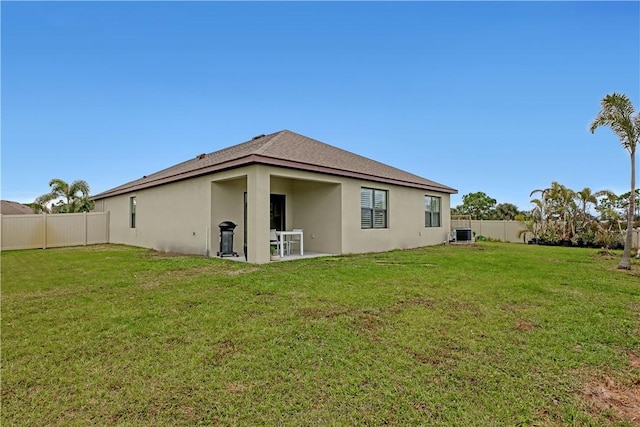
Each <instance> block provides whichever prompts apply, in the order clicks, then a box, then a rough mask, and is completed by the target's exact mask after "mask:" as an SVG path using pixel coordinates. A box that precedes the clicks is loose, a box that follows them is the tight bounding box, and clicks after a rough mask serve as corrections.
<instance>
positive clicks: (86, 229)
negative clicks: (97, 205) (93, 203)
mask: <svg viewBox="0 0 640 427" xmlns="http://www.w3.org/2000/svg"><path fill="white" fill-rule="evenodd" d="M83 216H84V245H85V246H87V239H88V238H89V230H88V228H89V224H88V221H87V213H86V212H84V215H83Z"/></svg>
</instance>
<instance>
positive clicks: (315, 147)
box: [93, 130, 458, 200]
mask: <svg viewBox="0 0 640 427" xmlns="http://www.w3.org/2000/svg"><path fill="white" fill-rule="evenodd" d="M250 164H265V165H272V166H282V167H286V168H293V169H299V170H305V171H312V172H319V173H326V174H331V175H338V176H344V177H351V178H359V179H364V180H369V181H376V182H384V183H389V184H396V185H402V186H405V187H413V188H420V189H424V190H432V191H438V192H443V193H449V194H454V193H457V192H458V191H457V190H455V189H453V188H451V187H447V186H446V185H442V184H439V183H437V182H434V181H430V180H428V179H425V178H422V177H419V176H417V175H414V174H411V173H409V172H405V171H402V170H400V169H397V168H394V167H391V166H388V165H385V164H383V163H380V162H377V161H375V160H371V159H368V158H366V157H362V156H359V155H357V154H354V153H351V152H349V151H346V150H342V149H340V148H337V147H334V146H331V145H329V144H325V143H323V142H320V141H316V140H315V139H311V138H308V137H306V136H303V135H300V134H297V133H295V132H291V131H288V130H282V131H280V132H276V133H272V134H270V135H260V136H257V137H255V138H253V139H251V140H250V141H247V142H244V143H242V144H238V145H234V146H232V147H229V148H225V149H223V150H220V151H215V152H213V153H210V154H201V155H199V156H197V157H196V158H194V159H191V160H187V161H186V162H183V163H180V164H177V165H175V166H172V167H170V168H167V169H164V170H161V171H159V172H156V173H154V174H152V175H149V176H144V177H142V178H140V179H137V180H135V181H131V182H129V183H127V184H124V185H121V186H119V187H115V188H112V189H111V190H108V191H105V192H102V193H100V194H97V195H95V196H93V199H94V200H97V199H104V198H106V197H111V196H116V195H118V194H123V193H129V192H132V191H137V190H142V189H145V188H150V187H155V186H158V185H162V184H168V183H170V182H174V181H180V180H184V179H188V178H193V177H196V176H201V175H207V174H210V173H213V172H219V171H222V170H227V169H232V168H237V167H240V166H246V165H250Z"/></svg>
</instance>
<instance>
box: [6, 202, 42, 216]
mask: <svg viewBox="0 0 640 427" xmlns="http://www.w3.org/2000/svg"><path fill="white" fill-rule="evenodd" d="M0 213H2V215H29V214H33V213H34V212H33V209H31V208H30V207H29V206H26V205H23V204H22V203H18V202H12V201H10V200H0Z"/></svg>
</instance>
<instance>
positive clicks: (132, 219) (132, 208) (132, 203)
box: [129, 196, 136, 228]
mask: <svg viewBox="0 0 640 427" xmlns="http://www.w3.org/2000/svg"><path fill="white" fill-rule="evenodd" d="M129 216H130V219H129V227H131V228H136V198H135V196H134V197H129Z"/></svg>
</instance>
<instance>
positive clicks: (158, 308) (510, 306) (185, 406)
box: [0, 242, 640, 426]
mask: <svg viewBox="0 0 640 427" xmlns="http://www.w3.org/2000/svg"><path fill="white" fill-rule="evenodd" d="M618 260H619V257H618V254H616V255H615V256H613V257H612V256H606V255H601V254H599V253H598V252H597V251H596V250H589V249H575V248H560V247H538V246H526V245H515V244H502V243H493V242H486V243H479V244H476V245H473V246H439V247H429V248H423V249H418V250H407V251H392V252H387V253H381V254H367V255H354V256H342V257H328V258H316V259H309V260H300V261H295V262H286V263H272V264H269V265H262V266H255V265H249V264H244V263H237V262H231V261H229V260H219V259H204V258H201V257H189V256H171V255H166V254H159V253H155V252H152V251H149V250H145V249H139V248H131V247H125V246H116V245H104V246H91V247H83V248H69V249H51V250H44V251H42V250H34V251H15V252H3V253H2V259H1V261H2V322H1V324H2V371H1V373H2V413H1V420H0V421H1V423H2V425H54V426H55V425H65V426H67V425H71V426H73V425H78V426H80V425H109V424H114V425H123V426H127V425H131V426H133V425H136V426H137V425H384V424H388V425H396V426H400V425H469V426H476V425H477V426H487V425H632V424H633V423H634V422H635V421H636V420H637V421H640V418H639V419H634V416H633V411H631V412H629V413H630V414H631V415H629V413H625V412H624V411H622V412H621V411H620V410H617V409H620V408H617V409H616V407H615V405H609V404H608V403H607V402H606V401H605V400H606V399H600V400H598V399H595V400H594V399H593V398H594V396H595V397H598V396H597V392H596V391H594V390H596V389H597V387H604V385H607V386H608V387H609V389H607V390H608V392H609V394H610V395H611V393H614V392H615V391H618V392H621V393H622V392H626V393H627V394H626V395H625V396H627V397H628V396H632V397H634V396H635V397H637V395H638V387H639V386H638V385H639V384H640V372H639V370H638V369H637V367H634V365H633V364H632V363H631V362H633V361H634V360H636V358H638V357H640V333H639V332H640V327H639V325H640V323H639V320H640V275H639V274H638V270H640V265H639V264H638V262H637V261H634V263H635V264H634V268H635V269H634V270H632V271H631V272H628V271H621V270H617V269H616V265H617V263H618ZM603 384H604V385H603ZM629 393H630V394H629ZM601 394H602V393H601ZM600 397H602V396H600ZM618 400H620V399H618ZM636 403H637V402H636ZM630 404H631V405H633V404H635V403H634V402H631V403H630ZM618 406H619V405H618ZM630 407H631V409H633V406H630ZM623 409H624V408H623Z"/></svg>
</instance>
